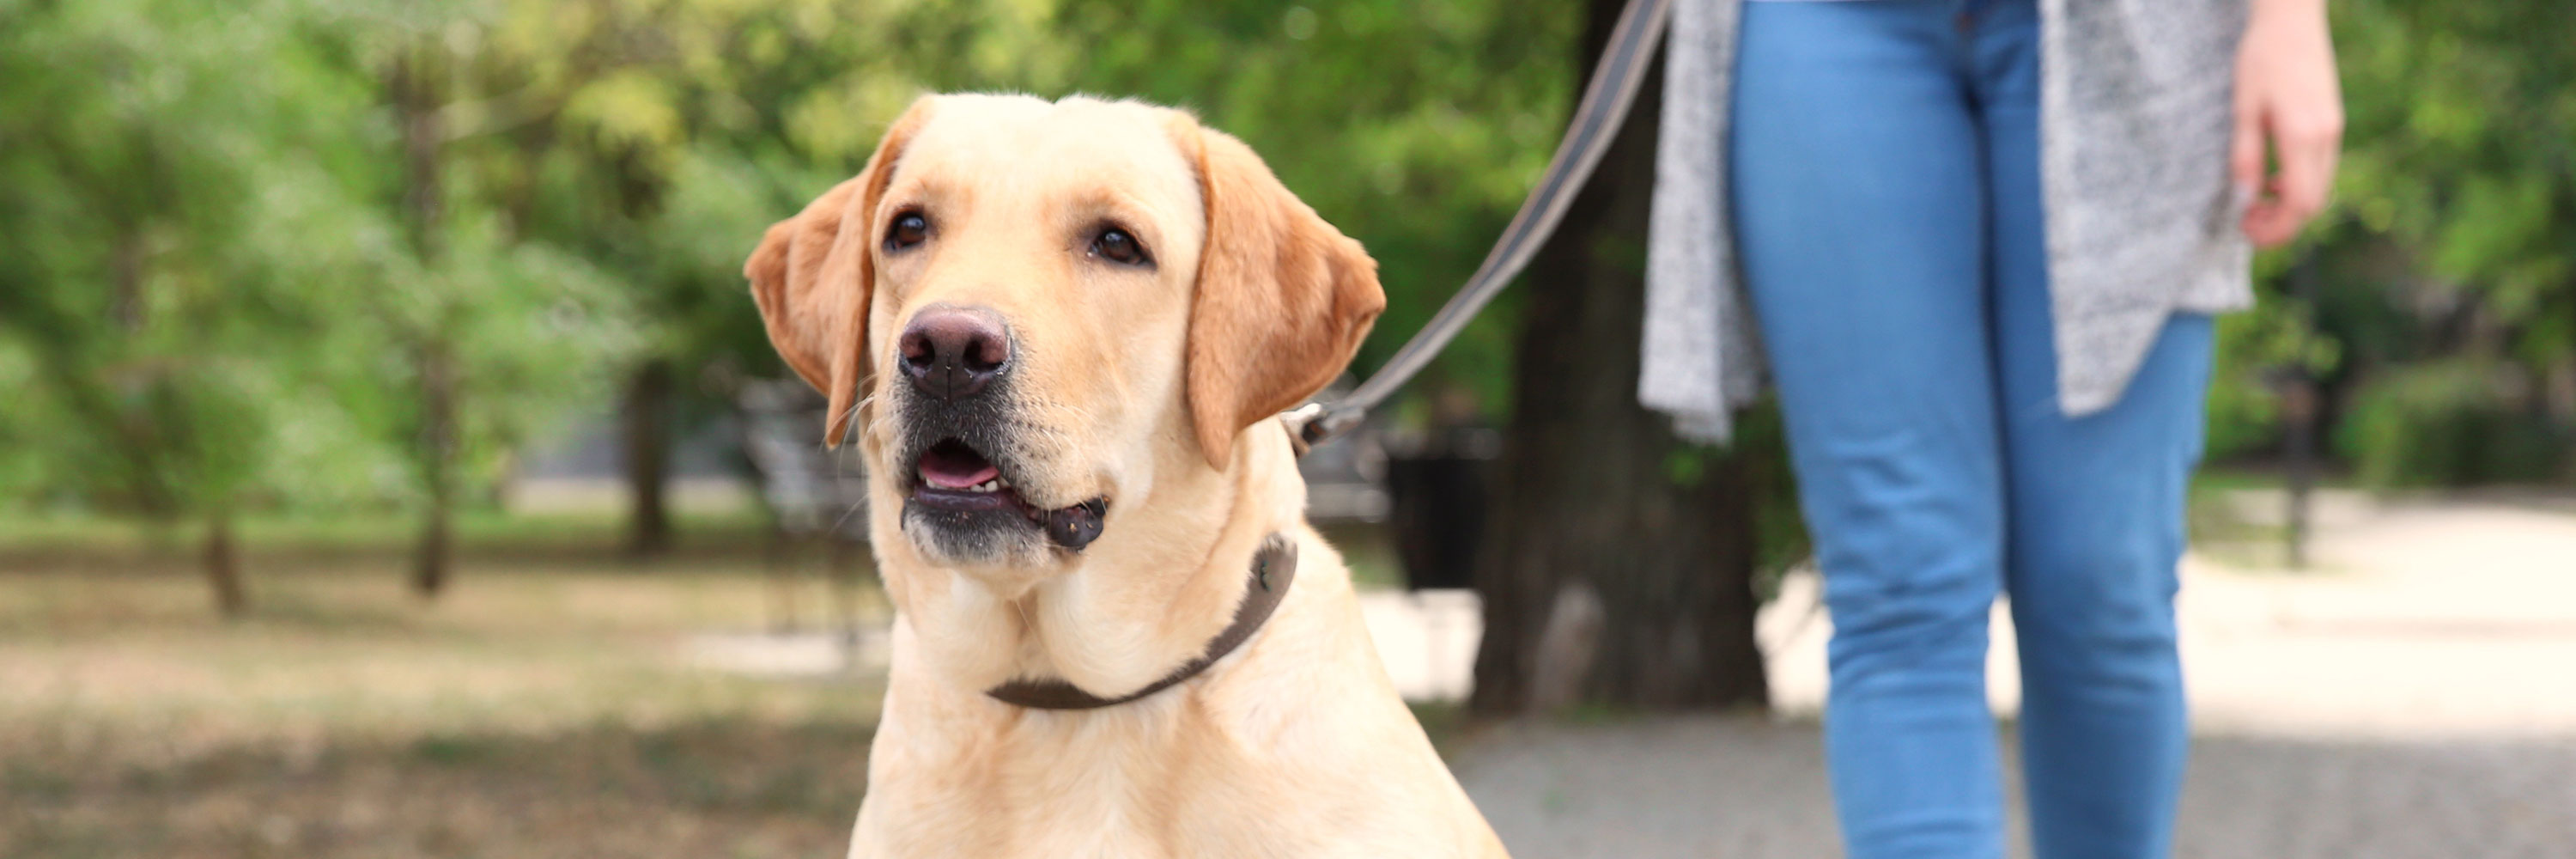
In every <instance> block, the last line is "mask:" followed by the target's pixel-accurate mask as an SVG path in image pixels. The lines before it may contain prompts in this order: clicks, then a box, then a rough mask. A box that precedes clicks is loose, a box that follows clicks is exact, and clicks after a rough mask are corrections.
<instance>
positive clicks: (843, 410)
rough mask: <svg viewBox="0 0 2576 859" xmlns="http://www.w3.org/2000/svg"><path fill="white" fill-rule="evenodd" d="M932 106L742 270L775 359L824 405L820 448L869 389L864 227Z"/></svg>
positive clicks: (870, 241)
mask: <svg viewBox="0 0 2576 859" xmlns="http://www.w3.org/2000/svg"><path fill="white" fill-rule="evenodd" d="M932 100H933V97H931V96H924V97H922V98H921V99H920V100H918V101H915V102H913V103H912V107H911V108H909V109H906V110H905V111H904V112H903V116H901V117H899V118H897V119H896V120H895V121H894V125H892V126H890V127H888V128H887V129H886V134H885V138H884V139H883V140H880V141H878V142H877V151H876V154H874V155H870V156H868V166H867V167H865V168H863V169H861V170H860V171H859V175H858V176H856V177H854V178H852V179H850V180H849V181H846V182H842V183H841V184H839V185H835V186H832V190H829V191H825V192H823V196H821V197H817V198H815V199H814V202H812V203H808V204H806V206H805V210H804V211H802V212H798V213H797V214H796V216H795V217H792V218H788V219H787V220H784V221H780V222H778V223H776V224H774V225H771V226H770V228H769V232H768V233H767V234H766V235H763V236H762V237H761V239H760V247H759V248H757V249H755V250H753V251H752V252H751V259H750V260H748V261H746V262H744V263H743V266H742V273H743V276H744V277H747V278H749V279H750V280H751V298H752V300H753V301H754V302H757V303H758V304H759V305H760V321H761V323H762V324H763V325H764V326H766V327H767V328H768V329H769V345H771V346H773V347H776V348H777V349H778V357H780V358H784V359H786V360H787V366H788V367H789V368H790V369H793V370H795V371H796V375H798V376H801V377H804V379H805V383H806V384H808V385H813V386H814V389H815V390H817V391H821V392H823V396H824V397H825V398H826V399H828V400H829V401H830V403H831V404H830V406H829V408H830V409H831V412H830V414H829V415H828V416H827V417H826V418H825V419H824V421H825V423H824V427H823V444H824V446H826V447H839V446H840V445H841V436H842V435H843V434H845V433H847V432H848V431H849V428H850V418H851V417H852V412H853V410H852V409H851V407H850V406H851V404H852V403H854V402H856V401H857V399H858V394H859V389H860V388H862V387H865V386H866V385H867V374H868V302H869V300H870V298H871V297H872V296H873V294H874V293H875V288H874V287H875V285H876V274H877V273H876V253H875V248H876V234H875V232H874V226H873V224H872V223H871V219H872V218H874V217H875V213H876V207H877V200H878V199H879V198H882V197H884V196H885V190H886V184H887V182H889V181H890V180H892V178H893V176H894V165H895V162H896V160H897V159H900V158H901V157H902V156H903V147H904V144H906V143H908V142H910V141H911V139H912V135H913V132H915V131H918V130H920V128H921V126H922V124H923V123H924V122H926V121H927V120H928V119H929V117H930V106H931V102H932Z"/></svg>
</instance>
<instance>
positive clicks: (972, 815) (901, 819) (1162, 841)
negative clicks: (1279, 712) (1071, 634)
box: [852, 717, 1280, 859]
mask: <svg viewBox="0 0 2576 859" xmlns="http://www.w3.org/2000/svg"><path fill="white" fill-rule="evenodd" d="M1050 718H1052V717H1050ZM1121 721H1123V720H1098V719H1093V720H1087V723H1086V724H1084V725H1083V726H1082V727H1081V728H1080V729H1076V730H1066V731H1050V730H1046V728H1049V727H1055V726H1050V725H1043V724H1041V725H1036V726H1025V727H1034V728H1036V730H1028V731H1013V732H1009V733H1008V734H1005V735H1001V736H992V735H987V736H983V737H974V738H960V737H953V736H949V737H939V738H935V739H934V738H930V737H920V738H907V737H905V736H904V735H903V733H902V732H901V729H900V728H899V727H897V726H893V725H889V726H887V727H888V730H889V731H890V732H891V733H881V734H880V735H879V738H878V744H879V752H880V754H881V755H887V754H890V755H892V756H891V757H884V758H882V759H881V761H880V762H881V763H882V764H885V765H884V766H879V767H873V768H872V770H873V772H872V775H871V780H872V782H873V783H872V784H871V785H870V786H869V791H868V800H867V808H866V809H865V810H864V812H863V813H862V815H861V820H860V825H859V832H858V836H859V837H858V839H857V843H856V844H855V845H854V847H853V850H852V855H853V856H854V857H857V856H869V857H875V856H903V857H913V856H1047V857H1066V856H1073V857H1084V856H1100V857H1174V859H1178V857H1197V856H1210V855H1246V854H1243V853H1240V852H1237V851H1238V849H1239V848H1241V847H1243V846H1246V845H1250V844H1262V843H1265V842H1267V843H1268V845H1269V846H1273V847H1275V846H1277V840H1276V839H1277V838H1278V837H1279V833H1277V832H1276V831H1274V827H1276V826H1277V824H1278V823H1279V822H1280V821H1277V820H1275V819H1270V818H1268V817H1267V816H1265V815H1260V814H1254V813H1249V812H1248V811H1246V810H1245V809H1246V808H1248V807H1254V806H1257V805H1258V804H1260V802H1261V797H1262V796H1263V795H1264V794H1265V792H1266V791H1267V790H1268V789H1269V788H1268V787H1266V786H1264V785H1263V784H1261V782H1262V781H1265V780H1266V779H1264V778H1262V774H1259V773H1256V772H1253V771H1252V770H1251V769H1250V768H1247V767H1243V766H1241V765H1240V764H1241V763H1242V762H1241V761H1240V760H1239V759H1238V757H1237V752H1238V750H1236V749H1234V748H1232V747H1231V744H1230V743H1228V742H1226V741H1224V740H1223V739H1222V738H1217V737H1209V736H1202V735H1198V734H1197V733H1196V732H1194V731H1192V729H1190V728H1188V727H1186V726H1180V725H1174V724H1171V723H1168V722H1161V723H1157V722H1158V720H1136V721H1135V722H1134V723H1132V724H1120V722H1121ZM889 744H892V745H893V746H894V748H887V746H888V745H889ZM872 843H873V846H872ZM1256 852H1259V851H1258V850H1257V849H1256Z"/></svg>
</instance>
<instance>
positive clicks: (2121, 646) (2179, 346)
mask: <svg viewBox="0 0 2576 859" xmlns="http://www.w3.org/2000/svg"><path fill="white" fill-rule="evenodd" d="M1743 14H1744V18H1743V23H1742V33H1741V39H1742V42H1741V44H1740V48H1739V54H1738V66H1737V69H1736V83H1735V96H1734V97H1735V105H1734V117H1735V119H1734V127H1733V130H1732V134H1733V139H1732V145H1731V151H1732V159H1733V160H1732V163H1731V164H1730V165H1729V170H1730V171H1731V172H1730V175H1731V177H1732V187H1733V189H1734V191H1733V193H1734V195H1735V198H1734V201H1733V205H1734V213H1735V219H1736V221H1735V223H1736V229H1737V235H1738V239H1739V243H1740V253H1741V260H1742V264H1743V267H1744V274H1745V277H1746V281H1747V284H1748V286H1749V289H1750V291H1751V294H1752V299H1753V304H1754V309H1755V312H1756V314H1757V315H1758V317H1759V318H1760V321H1761V325H1762V331H1763V337H1764V341H1765V344H1766V347H1767V348H1768V349H1769V352H1770V359H1771V367H1772V370H1773V373H1774V375H1775V380H1776V381H1777V383H1778V388H1779V391H1780V400H1781V405H1782V408H1783V411H1784V414H1785V417H1786V422H1787V427H1788V434H1789V448H1790V453H1791V458H1792V460H1793V462H1794V465H1795V467H1796V469H1797V474H1798V481H1799V485H1800V489H1801V492H1802V493H1803V504H1804V505H1805V511H1806V515H1807V521H1808V524H1809V527H1810V528H1811V530H1812V532H1813V534H1814V536H1815V541H1816V552H1817V558H1818V561H1819V564H1820V565H1821V566H1822V567H1823V570H1824V582H1825V601H1826V605H1827V608H1828V609H1829V610H1830V611H1831V613H1832V617H1833V620H1834V637H1833V642H1832V645H1831V647H1830V649H1829V652H1830V654H1831V655H1830V663H1831V676H1832V691H1831V693H1830V694H1829V696H1828V699H1827V703H1826V712H1825V746H1826V755H1827V758H1828V766H1829V770H1830V772H1831V774H1832V779H1833V789H1834V801H1835V804H1836V807H1837V811H1838V813H1839V816H1840V819H1841V821H1842V829H1843V838H1844V842H1845V843H1846V845H1847V846H1848V849H1849V851H1850V854H1851V855H1852V856H1853V857H1857V859H1877V857H1999V856H2002V855H2003V854H2004V840H2005V834H2004V825H2003V821H2004V813H2003V796H2002V794H2003V791H2002V787H2001V783H2002V773H2001V768H2002V767H2001V763H2000V758H1999V754H1998V750H1997V741H1996V730H1995V724H1994V720H1993V718H1992V716H1991V715H1990V713H1989V711H1988V709H1987V704H1986V694H1985V690H1986V677H1985V656H1986V635H1987V630H1986V619H1987V615H1988V612H1989V610H1990V609H1991V608H1992V606H1993V604H1994V601H1995V598H1996V597H1997V596H1998V594H1999V593H2000V594H2003V595H2007V596H2008V597H2009V598H2010V600H2011V606H2012V617H2013V622H2014V626H2015V628H2016V629H2017V630H2018V633H2019V637H2020V645H2021V650H2020V655H2021V666H2022V677H2023V686H2024V688H2023V691H2022V694H2023V698H2022V715H2021V732H2020V733H2021V742H2022V761H2023V768H2024V776H2025V782H2026V784H2027V786H2028V794H2029V801H2030V819H2031V830H2032V841H2033V846H2034V847H2035V849H2036V852H2037V853H2038V855H2039V856H2041V857H2045V859H2061V857H2065V858H2066V859H2072V857H2088V859H2090V857H2162V856H2165V855H2166V854H2167V853H2168V852H2169V848H2170V844H2171V829H2172V821H2173V814H2174V803H2175V798H2176V794H2177V792H2178V791H2179V788H2180V786H2181V781H2182V773H2183V757H2184V752H2185V746H2186V743H2187V737H2186V733H2185V726H2184V712H2183V694H2182V673H2181V666H2180V660H2179V659H2178V658H2177V656H2176V654H2175V648H2174V618H2173V597H2174V591H2175V586H2176V583H2175V566H2176V564H2177V563H2178V562H2179V561H2180V558H2181V553H2182V549H2183V515H2182V514H2183V501H2184V491H2185V488H2186V483H2187V481H2188V479H2189V476H2190V473H2191V470H2192V468H2193V466H2194V464H2195V463H2196V462H2197V460H2198V458H2199V455H2200V444H2201V421H2202V400H2203V396H2204V394H2205V391H2206V389H2207V386H2208V382H2209V365H2210V360H2211V354H2210V353H2211V348H2212V347H2211V330H2210V320H2209V319H2208V318H2207V317H2205V316H2199V315H2187V314H2186V315H2176V316H2175V317H2173V318H2172V319H2171V320H2170V321H2169V322H2168V323H2167V324H2166V326H2165V330H2164V331H2163V332H2162V334H2161V336H2160V339H2159V340H2158V342H2157V343H2156V345H2155V347H2154V351H2153V353H2152V354H2151V355H2150V356H2149V357H2148V359H2147V361H2146V365H2145V367H2144V369H2142V370H2141V371H2140V372H2139V373H2138V375H2137V376H2136V377H2135V379H2134V380H2133V381H2132V382H2131V383H2130V387H2129V389H2128V390H2127V391H2126V393H2125V394H2124V396H2123V398H2122V399H2121V400H2120V401H2119V402H2118V403H2117V404H2116V405H2114V406H2113V407H2111V408H2110V409H2109V410H2107V411H2103V412H2099V413H2095V414H2091V415H2087V416H2084V417H2078V418H2070V417H2067V416H2066V415H2065V414H2064V413H2063V412H2062V411H2061V410H2060V409H2059V407H2058V399H2057V388H2056V376H2057V369H2056V353H2055V351H2054V348H2055V347H2054V344H2053V337H2052V330H2051V324H2050V316H2049V295H2048V269H2047V246H2046V240H2045V237H2044V235H2043V224H2042V218H2041V206H2040V185H2039V182H2040V169H2039V50H2040V48H2039V22H2038V13H2037V11H2036V9H2035V8H2034V4H2033V2H2032V0H1868V2H1845V3H1773V2H1755V3H1747V4H1745V8H1744V13H1743ZM2211 169H2217V166H2216V165H2212V168H2211Z"/></svg>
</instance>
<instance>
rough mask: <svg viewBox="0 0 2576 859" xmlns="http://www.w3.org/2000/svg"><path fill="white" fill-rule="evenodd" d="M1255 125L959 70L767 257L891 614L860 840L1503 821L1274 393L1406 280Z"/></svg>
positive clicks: (1354, 838) (770, 307) (1345, 358)
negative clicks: (1212, 122)
mask: <svg viewBox="0 0 2576 859" xmlns="http://www.w3.org/2000/svg"><path fill="white" fill-rule="evenodd" d="M1376 269H1377V265H1376V263H1375V262H1374V261H1372V260H1370V259H1369V257H1368V255H1367V254H1366V253H1365V252H1363V251H1362V250H1361V249H1360V245H1359V243H1358V242H1356V241H1353V240H1351V239H1349V238H1347V237H1345V236H1343V235H1342V234H1341V233H1340V232H1339V231H1337V230H1335V229H1334V228H1333V227H1332V226H1331V225H1330V224H1327V223H1325V222H1324V221H1323V219H1322V218H1319V217H1317V216H1316V214H1315V212H1314V210H1313V209H1310V208H1308V207H1307V206H1306V205H1305V204H1304V203H1302V202H1299V201H1298V200H1297V198H1296V197H1295V196H1294V195H1292V194H1290V193H1289V192H1288V190H1287V189H1286V188H1285V187H1283V186H1281V184H1280V183H1279V180H1278V179H1277V178H1274V177H1273V176H1272V175H1271V173H1270V170H1269V168H1268V167H1267V166H1265V165H1263V164H1262V162H1261V160H1260V158H1259V157H1258V156H1255V155H1254V154H1253V153H1252V151H1251V150H1250V149H1249V148H1247V147H1245V146H1244V145H1243V143H1242V142H1241V141H1238V140H1236V139H1234V138H1232V137H1229V136H1227V135H1225V134H1222V133H1220V132H1217V131H1213V130H1210V129H1207V128H1203V127H1201V126H1200V125H1199V124H1198V122H1197V121H1196V120H1195V119H1193V118H1192V117H1191V116H1190V115H1188V114H1186V113H1182V112H1180V111H1175V110H1169V109H1165V108H1159V107H1153V106H1148V105H1144V104H1138V103H1133V102H1105V101H1097V100H1092V99H1086V98H1068V99H1065V100H1062V101H1055V102H1049V101H1045V100H1042V99H1036V98H1029V97H1024V96H994V95H949V96H933V97H928V98H924V99H922V100H921V101H919V102H916V103H915V104H914V105H913V106H912V107H911V109H910V110H908V111H906V112H905V113H904V114H903V116H902V117H901V118H900V119H897V120H896V121H895V123H894V125H893V127H892V128H891V129H890V130H889V131H887V133H886V136H885V139H884V141H883V142H881V143H879V144H878V147H877V151H876V154H875V156H874V157H872V158H870V159H869V160H868V164H867V167H866V169H865V170H864V171H863V172H861V173H860V174H859V175H858V177H856V178H853V179H851V180H849V181H847V182H844V183H842V184H841V185H840V186H839V187H836V188H833V189H832V190H830V191H829V192H826V193H825V194H824V195H823V196H822V197H821V198H820V199H817V200H815V201H814V202H813V203H812V204H811V205H809V206H807V207H806V208H805V210H804V212H803V213H802V214H799V215H797V216H795V217H793V218H790V219H788V220H786V221H782V222H780V223H779V224H778V225H777V226H775V227H772V228H770V230H769V233H768V235H767V236H766V237H765V238H764V239H763V240H762V241H761V244H760V247H759V249H758V250H756V251H754V252H753V253H752V256H751V261H750V262H749V264H748V265H747V266H746V273H747V274H748V275H749V276H750V279H751V285H752V294H753V296H754V298H756V299H757V300H758V302H759V305H760V311H761V315H762V317H763V319H764V321H765V322H766V323H767V326H768V329H769V336H770V339H771V341H772V342H773V343H774V344H775V345H776V346H777V348H778V351H779V354H781V355H783V356H785V358H786V360H787V363H788V364H789V365H790V366H792V367H794V368H795V370H796V372H797V373H798V374H799V375H802V376H803V377H804V378H805V380H806V381H807V382H810V383H812V384H813V385H814V386H815V387H816V388H819V389H821V390H822V391H823V392H825V393H826V394H827V395H828V397H829V399H830V402H831V418H830V425H829V427H828V428H827V432H828V437H829V438H831V439H833V440H835V441H836V442H837V441H838V440H839V439H841V438H842V437H843V435H844V430H845V429H847V428H848V427H851V426H856V428H857V433H856V435H857V442H858V445H859V448H860V451H861V453H862V455H863V456H864V457H865V459H866V464H867V469H868V492H869V512H870V518H871V521H870V525H869V527H870V534H871V536H872V537H873V539H874V541H875V545H876V553H877V558H878V561H879V568H880V570H881V571H882V575H883V578H884V580H885V584H886V589H887V591H888V593H889V595H890V596H891V597H892V599H893V602H894V605H895V609H896V615H895V624H894V639H893V644H894V647H893V667H892V676H891V678H890V679H889V688H888V690H887V693H886V701H885V713H884V719H883V722H882V723H881V725H880V727H879V728H878V732H877V735H876V743H875V747H874V750H873V752H872V754H871V756H870V758H869V762H868V793H867V800H866V802H865V803H864V805H863V807H862V808H860V810H859V819H858V825H857V827H856V831H855V833H854V834H853V844H852V845H851V847H850V855H851V856H853V857H923V856H942V857H949V856H953V857H1008V856H1043V857H1067V856H1085V857H1090V856H1101V857H1273V856H1276V857H1289V856H1301V857H1302V856H1347V857H1457V856H1475V857H1498V856H1502V855H1504V852H1503V848H1502V845H1501V843H1500V842H1499V841H1497V840H1496V839H1495V837H1494V834H1493V830H1492V829H1491V828H1490V827H1488V826H1487V825H1486V823H1485V820H1484V818H1483V817H1482V816H1481V815H1479V814H1477V812H1476V809H1475V806H1474V805H1473V804H1472V803H1470V802H1469V801H1468V799H1467V796H1466V794H1465V793H1464V792H1463V791H1461V790H1460V789H1459V787H1458V783H1457V781H1456V780H1455V779H1454V778H1452V777H1451V776H1450V774H1449V771H1448V769H1447V768H1446V767H1444V766H1443V765H1442V764H1441V762H1440V759H1439V758H1438V757H1437V756H1436V755H1435V754H1434V753H1433V751H1432V748H1431V744H1430V742H1429V741H1428V740H1427V739H1425V738H1424V736H1423V733H1422V728H1421V726H1420V725H1418V724H1416V723H1415V721H1414V719H1413V715H1412V713H1411V712H1410V711H1408V710H1407V709H1405V706H1404V703H1403V702H1402V701H1401V700H1400V699H1398V697H1397V695H1396V691H1395V687H1394V685H1393V684H1392V683H1391V682H1390V681H1389V680H1388V679H1387V675H1386V671H1385V668H1384V667H1383V666H1382V665H1380V664H1379V662H1378V658H1377V655H1376V651H1375V650H1374V648H1373V647H1372V646H1371V644H1370V642H1369V636H1368V630H1367V629H1366V628H1365V627H1364V626H1363V625H1362V623H1361V619H1360V608H1359V603H1358V600H1357V599H1356V598H1355V596H1354V595H1353V593H1352V590H1351V584H1350V578H1349V573H1348V570H1346V569H1345V568H1344V567H1343V566H1342V564H1341V560H1340V558H1339V557H1337V556H1336V555H1335V554H1334V553H1333V551H1332V549H1331V547H1329V546H1327V545H1325V543H1324V542H1323V540H1322V539H1321V538H1320V537H1318V536H1317V535H1316V533H1315V532H1314V530H1313V529H1311V528H1309V527H1308V526H1307V525H1306V523H1305V519H1304V515H1303V511H1304V508H1305V501H1306V487H1305V483H1304V482H1303V481H1302V480H1301V479H1300V477H1299V475H1298V472H1297V464H1296V460H1295V455H1294V453H1293V452H1292V450H1291V445H1290V442H1289V437H1288V435H1287V433H1286V432H1285V431H1284V429H1283V427H1282V426H1281V425H1280V422H1279V420H1278V417H1277V415H1278V413H1279V412H1280V410H1282V409H1286V408H1289V407H1292V406H1295V405H1297V404H1298V403H1300V402H1301V401H1303V400H1305V399H1306V398H1307V397H1309V396H1311V395H1313V394H1314V393H1315V392H1316V391H1317V390H1318V389H1320V388H1322V387H1323V386H1324V384H1325V383H1326V382H1327V381H1329V380H1331V379H1332V378H1333V377H1334V376H1335V375H1337V374H1339V373H1340V372H1341V371H1342V369H1343V366H1344V365H1345V364H1346V363H1348V362H1349V361H1350V358H1351V355H1352V352H1353V351H1354V350H1355V349H1357V348H1358V346H1359V343H1360V338H1361V336H1362V335H1364V334H1366V333H1367V331H1368V328H1369V325H1370V323H1372V322H1373V321H1375V319H1376V318H1377V315H1378V312H1379V311H1380V310H1381V309H1383V308H1384V307H1385V304H1386V299H1385V296H1384V294H1383V293H1382V292H1380V291H1379V289H1378V284H1377V273H1376Z"/></svg>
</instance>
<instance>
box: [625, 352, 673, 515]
mask: <svg viewBox="0 0 2576 859" xmlns="http://www.w3.org/2000/svg"><path fill="white" fill-rule="evenodd" d="M671 376H672V370H671V362H670V361H668V360H665V359H661V358H654V359H651V360H647V361H645V362H644V364H643V365H642V366H640V367H637V368H636V369H635V375H634V377H633V378H632V379H629V380H628V382H627V386H626V402H625V406H624V409H625V436H626V439H625V441H626V443H625V445H624V447H625V455H626V488H627V497H628V499H629V500H630V501H631V502H632V503H631V505H630V507H629V515H628V517H627V529H626V549H627V552H628V553H629V554H632V555H634V556H635V557H638V558H646V557H652V556H654V555H659V554H661V553H662V551H663V550H665V549H668V548H670V546H671V514H670V507H669V505H668V504H667V503H666V502H665V500H664V498H663V489H664V487H666V486H667V485H668V484H669V483H670V471H671V469H670V464H671V384H672V381H671Z"/></svg>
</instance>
